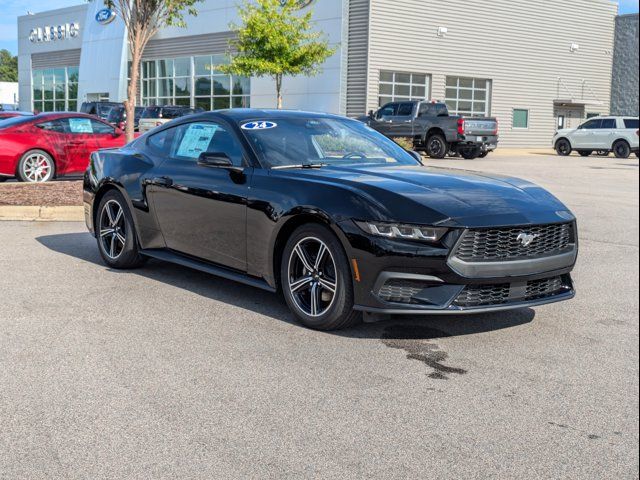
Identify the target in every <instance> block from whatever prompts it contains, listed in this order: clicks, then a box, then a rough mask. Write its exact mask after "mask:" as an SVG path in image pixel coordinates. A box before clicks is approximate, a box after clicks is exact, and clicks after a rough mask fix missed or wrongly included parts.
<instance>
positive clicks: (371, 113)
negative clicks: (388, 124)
mask: <svg viewBox="0 0 640 480" xmlns="http://www.w3.org/2000/svg"><path fill="white" fill-rule="evenodd" d="M375 115H376V113H375V112H374V111H373V110H369V117H371V118H373V117H375Z"/></svg>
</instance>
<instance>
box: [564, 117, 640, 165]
mask: <svg viewBox="0 0 640 480" xmlns="http://www.w3.org/2000/svg"><path fill="white" fill-rule="evenodd" d="M553 148H555V149H556V152H558V155H562V156H566V155H569V154H571V152H572V151H573V150H575V151H577V152H578V153H579V154H580V155H582V156H583V157H588V156H589V155H591V154H592V153H593V152H594V151H597V152H601V153H603V154H606V155H608V154H609V152H613V153H614V154H615V156H616V157H618V158H628V157H629V155H631V153H632V152H633V153H635V154H636V157H637V156H638V117H635V118H634V117H595V118H590V119H589V120H587V121H586V122H584V123H583V124H582V125H580V126H579V127H578V128H567V129H564V130H559V131H558V132H556V134H555V135H554V136H553Z"/></svg>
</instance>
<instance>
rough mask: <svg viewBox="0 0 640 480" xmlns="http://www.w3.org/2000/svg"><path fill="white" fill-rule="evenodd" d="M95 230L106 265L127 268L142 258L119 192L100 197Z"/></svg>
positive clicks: (143, 259)
mask: <svg viewBox="0 0 640 480" xmlns="http://www.w3.org/2000/svg"><path fill="white" fill-rule="evenodd" d="M95 231H96V239H97V241H98V249H99V250H100V256H102V259H103V260H104V262H105V263H106V264H107V265H108V266H110V267H112V268H118V269H128V268H136V267H139V266H140V265H142V264H143V263H144V262H145V260H146V258H145V257H143V256H142V255H140V253H139V251H138V241H137V239H136V233H135V227H134V224H133V218H132V216H131V212H130V211H129V207H128V206H127V203H126V201H125V199H124V197H123V196H122V195H121V194H120V193H119V192H116V191H115V190H112V191H110V192H108V193H107V194H106V195H105V196H104V197H103V198H102V200H101V201H100V205H99V207H98V214H97V216H96V225H95Z"/></svg>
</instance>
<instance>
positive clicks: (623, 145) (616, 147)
mask: <svg viewBox="0 0 640 480" xmlns="http://www.w3.org/2000/svg"><path fill="white" fill-rule="evenodd" d="M613 153H614V154H615V156H616V158H629V155H631V147H630V146H629V144H628V143H627V142H625V141H624V140H618V141H617V142H616V143H614V144H613Z"/></svg>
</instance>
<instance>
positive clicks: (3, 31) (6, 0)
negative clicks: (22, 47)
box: [0, 0, 639, 55]
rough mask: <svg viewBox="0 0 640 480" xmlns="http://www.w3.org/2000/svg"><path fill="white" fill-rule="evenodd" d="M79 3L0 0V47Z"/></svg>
mask: <svg viewBox="0 0 640 480" xmlns="http://www.w3.org/2000/svg"><path fill="white" fill-rule="evenodd" d="M520 1H522V0H520ZM555 1H558V0H555ZM638 2H639V0H619V4H620V9H619V12H620V13H621V14H623V13H638ZM80 3H83V0H0V49H3V48H6V49H7V50H9V51H10V52H11V53H13V54H14V55H15V54H17V53H18V42H17V36H18V34H17V26H16V23H17V18H18V16H19V15H25V14H26V13H27V11H31V12H34V13H38V12H43V11H47V10H54V9H56V8H62V7H69V6H71V5H79V4H80Z"/></svg>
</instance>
